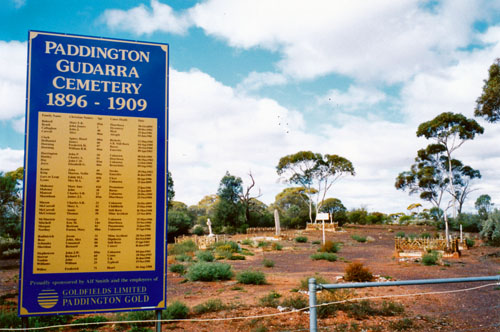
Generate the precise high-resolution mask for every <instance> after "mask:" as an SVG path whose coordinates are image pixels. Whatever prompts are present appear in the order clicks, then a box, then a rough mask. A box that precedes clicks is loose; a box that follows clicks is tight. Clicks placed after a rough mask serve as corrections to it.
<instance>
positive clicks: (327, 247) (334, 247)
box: [318, 241, 340, 253]
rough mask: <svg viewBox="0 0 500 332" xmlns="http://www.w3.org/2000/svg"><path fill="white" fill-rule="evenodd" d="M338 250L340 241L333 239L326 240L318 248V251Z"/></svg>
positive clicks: (333, 251) (331, 251)
mask: <svg viewBox="0 0 500 332" xmlns="http://www.w3.org/2000/svg"><path fill="white" fill-rule="evenodd" d="M339 250H340V243H338V242H333V241H326V242H325V244H323V245H322V246H321V248H319V249H318V251H319V252H330V253H335V252H338V251H339Z"/></svg>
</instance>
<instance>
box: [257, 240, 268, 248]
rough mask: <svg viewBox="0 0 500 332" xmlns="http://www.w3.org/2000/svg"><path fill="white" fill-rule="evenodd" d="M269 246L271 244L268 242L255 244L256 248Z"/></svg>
mask: <svg viewBox="0 0 500 332" xmlns="http://www.w3.org/2000/svg"><path fill="white" fill-rule="evenodd" d="M270 244H271V243H270V242H268V241H259V242H258V243H257V247H258V248H264V247H269V245H270Z"/></svg>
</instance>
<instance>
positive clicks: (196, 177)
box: [169, 70, 418, 212]
mask: <svg viewBox="0 0 500 332" xmlns="http://www.w3.org/2000/svg"><path fill="white" fill-rule="evenodd" d="M170 83H171V91H170V96H171V102H170V139H169V141H170V157H169V158H170V159H169V160H170V169H171V171H172V175H173V178H174V182H175V185H174V189H175V191H176V198H175V199H176V200H180V201H184V202H186V203H187V204H195V203H197V202H198V201H199V200H200V199H201V198H202V197H203V196H204V195H208V194H214V193H215V192H216V191H217V188H218V185H219V181H220V179H221V178H222V176H223V175H224V173H225V172H226V170H227V171H229V172H230V173H231V174H233V175H237V176H240V177H242V179H243V180H244V181H248V176H247V174H248V172H249V171H250V170H251V171H252V173H253V174H254V176H255V179H256V182H257V184H256V187H258V188H261V189H262V193H263V196H262V198H261V199H262V200H263V201H264V202H266V203H271V202H273V201H274V197H275V195H276V194H278V193H279V192H280V191H281V190H282V189H283V188H284V187H285V185H282V184H278V183H277V180H278V176H277V174H276V169H275V166H276V164H277V163H278V161H279V159H280V158H281V157H283V156H285V155H287V154H291V153H295V152H297V151H300V150H311V151H315V152H320V153H330V154H339V155H341V156H344V157H346V158H348V159H349V160H351V161H352V162H353V164H354V166H355V168H356V171H357V175H356V176H355V177H353V178H345V179H342V180H341V181H339V182H338V183H337V184H336V185H335V186H334V188H333V189H332V191H331V193H329V195H330V196H333V197H339V198H340V199H341V200H342V201H343V202H344V203H345V204H346V206H348V207H349V208H354V207H359V206H361V205H367V206H368V207H369V209H370V210H379V211H383V212H393V211H400V210H402V209H405V208H406V206H408V205H409V204H410V203H411V202H414V201H416V200H418V199H416V198H413V197H408V195H407V194H405V193H401V192H398V191H396V189H395V188H394V180H395V177H396V176H397V174H398V173H399V172H401V171H403V170H405V169H406V168H409V166H410V164H411V162H412V161H413V158H414V154H415V151H416V150H417V147H418V142H417V139H416V138H415V135H414V132H413V128H409V127H408V126H406V125H404V124H394V123H390V122H387V121H384V120H381V119H377V118H373V119H360V118H357V117H353V116H347V117H345V118H344V123H343V125H342V127H340V128H337V127H333V126H331V125H330V124H329V123H328V121H325V124H324V125H323V126H321V128H320V130H319V131H318V132H310V131H308V129H307V128H306V127H305V126H304V121H303V118H302V116H301V115H300V113H298V112H296V111H294V110H289V109H286V108H284V107H283V106H281V105H279V104H278V103H276V102H275V101H273V100H270V99H266V98H258V97H248V96H245V95H240V94H238V92H237V91H238V90H236V89H232V88H230V87H228V86H224V85H223V84H221V83H220V82H217V81H216V80H214V79H213V78H212V77H210V76H209V75H207V74H205V73H203V72H200V71H198V70H191V71H190V72H179V71H175V70H172V75H171V81H170ZM285 123H288V127H283V124H285Z"/></svg>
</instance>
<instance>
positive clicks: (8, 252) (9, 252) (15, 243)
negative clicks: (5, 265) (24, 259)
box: [0, 237, 21, 259]
mask: <svg viewBox="0 0 500 332" xmlns="http://www.w3.org/2000/svg"><path fill="white" fill-rule="evenodd" d="M20 248H21V242H20V241H19V240H16V239H12V238H5V237H0V258H3V259H11V258H19V253H20V250H21V249H20Z"/></svg>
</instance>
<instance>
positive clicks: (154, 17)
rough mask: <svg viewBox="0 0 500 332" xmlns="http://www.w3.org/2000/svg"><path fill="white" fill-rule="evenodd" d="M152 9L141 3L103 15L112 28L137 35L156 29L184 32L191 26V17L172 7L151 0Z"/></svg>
mask: <svg viewBox="0 0 500 332" xmlns="http://www.w3.org/2000/svg"><path fill="white" fill-rule="evenodd" d="M150 6H151V10H150V9H149V8H147V7H146V6H145V5H143V4H140V5H139V6H138V7H134V8H132V9H130V10H119V9H109V10H106V11H105V12H104V14H103V15H102V16H101V21H103V22H105V23H106V24H107V25H108V26H109V27H110V28H112V29H120V30H125V31H132V32H133V33H135V34H137V35H141V34H151V33H153V32H155V31H162V32H170V33H174V34H184V33H185V32H186V30H187V28H188V27H189V25H190V23H189V18H188V17H187V16H185V15H182V14H176V13H175V12H174V10H173V9H172V7H170V6H169V5H166V4H163V3H160V2H159V1H158V0H151V3H150Z"/></svg>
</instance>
